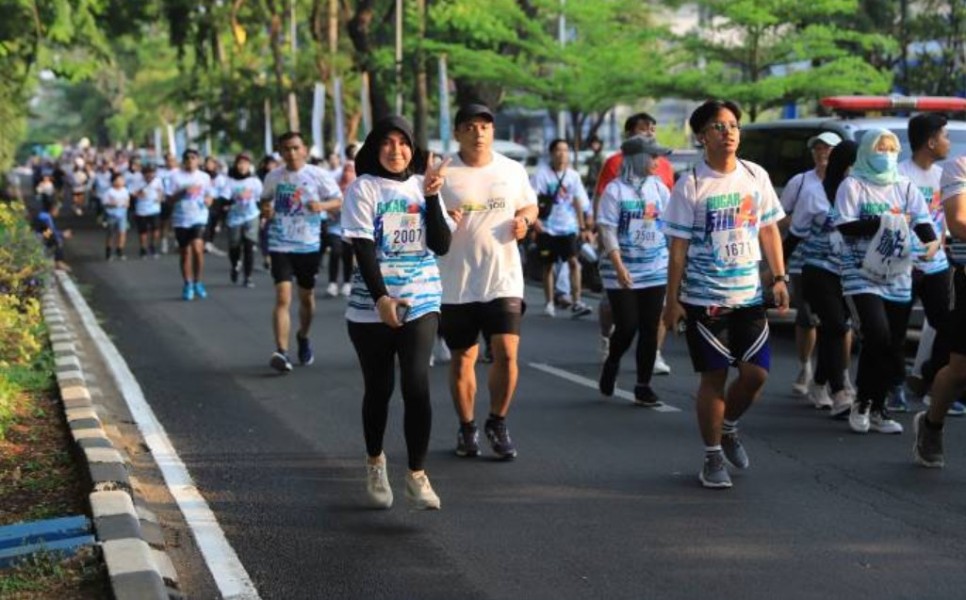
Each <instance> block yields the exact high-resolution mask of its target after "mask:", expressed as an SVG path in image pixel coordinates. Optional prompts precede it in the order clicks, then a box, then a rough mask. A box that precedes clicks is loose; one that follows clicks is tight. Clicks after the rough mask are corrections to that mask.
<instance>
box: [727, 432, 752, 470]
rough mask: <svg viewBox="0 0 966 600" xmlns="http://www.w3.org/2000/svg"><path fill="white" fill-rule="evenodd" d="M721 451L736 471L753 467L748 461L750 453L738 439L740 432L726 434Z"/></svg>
mask: <svg viewBox="0 0 966 600" xmlns="http://www.w3.org/2000/svg"><path fill="white" fill-rule="evenodd" d="M721 450H722V451H724V455H725V458H726V459H727V460H728V462H729V463H731V466H733V467H734V468H736V469H747V468H748V467H749V466H751V461H749V460H748V453H747V452H745V447H744V446H742V445H741V440H739V439H738V432H735V433H726V434H724V435H722V436H721Z"/></svg>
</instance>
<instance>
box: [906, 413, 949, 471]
mask: <svg viewBox="0 0 966 600" xmlns="http://www.w3.org/2000/svg"><path fill="white" fill-rule="evenodd" d="M925 418H926V413H925V412H921V413H917V414H916V417H915V418H914V419H913V420H912V426H913V429H914V431H915V432H916V443H915V444H914V445H913V447H912V453H913V455H914V456H915V457H916V462H917V463H919V464H920V465H922V466H924V467H931V468H934V469H941V468H943V466H945V464H946V461H945V459H944V458H943V432H942V430H939V431H935V430H933V429H929V428H928V427H926V424H925V422H924V420H925Z"/></svg>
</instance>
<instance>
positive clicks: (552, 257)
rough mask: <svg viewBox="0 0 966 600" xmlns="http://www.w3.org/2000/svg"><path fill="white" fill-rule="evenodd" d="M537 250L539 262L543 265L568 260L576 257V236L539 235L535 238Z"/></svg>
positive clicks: (574, 234) (572, 234) (573, 234)
mask: <svg viewBox="0 0 966 600" xmlns="http://www.w3.org/2000/svg"><path fill="white" fill-rule="evenodd" d="M537 250H538V251H539V252H540V260H541V261H543V263H544V264H548V265H550V264H553V263H555V262H557V261H558V260H570V259H571V258H573V257H574V256H577V234H576V233H571V234H568V235H550V234H549V233H541V234H540V235H538V236H537Z"/></svg>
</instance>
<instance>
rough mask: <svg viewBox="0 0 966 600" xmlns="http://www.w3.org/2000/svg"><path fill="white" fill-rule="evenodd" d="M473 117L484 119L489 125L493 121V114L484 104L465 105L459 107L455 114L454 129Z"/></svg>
mask: <svg viewBox="0 0 966 600" xmlns="http://www.w3.org/2000/svg"><path fill="white" fill-rule="evenodd" d="M474 117H485V118H486V119H487V120H488V121H489V122H490V123H492V122H493V121H494V120H495V119H494V118H493V112H492V111H491V110H490V109H489V107H487V106H486V105H485V104H467V105H465V106H461V107H460V109H459V110H458V111H457V112H456V127H459V126H460V125H462V124H463V123H465V122H466V121H469V120H470V119H472V118H474Z"/></svg>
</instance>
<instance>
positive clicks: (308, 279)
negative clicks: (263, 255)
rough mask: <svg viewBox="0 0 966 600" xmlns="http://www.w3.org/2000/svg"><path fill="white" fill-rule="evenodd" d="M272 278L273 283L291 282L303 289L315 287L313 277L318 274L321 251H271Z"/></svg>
mask: <svg viewBox="0 0 966 600" xmlns="http://www.w3.org/2000/svg"><path fill="white" fill-rule="evenodd" d="M269 254H270V256H271V257H272V279H274V280H275V284H276V285H278V284H280V283H285V282H291V281H292V278H293V277H294V278H295V283H296V284H298V286H299V287H300V288H302V289H303V290H313V289H315V278H316V276H317V275H318V274H319V263H320V262H321V261H322V253H321V252H302V253H296V252H271V253H269Z"/></svg>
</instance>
